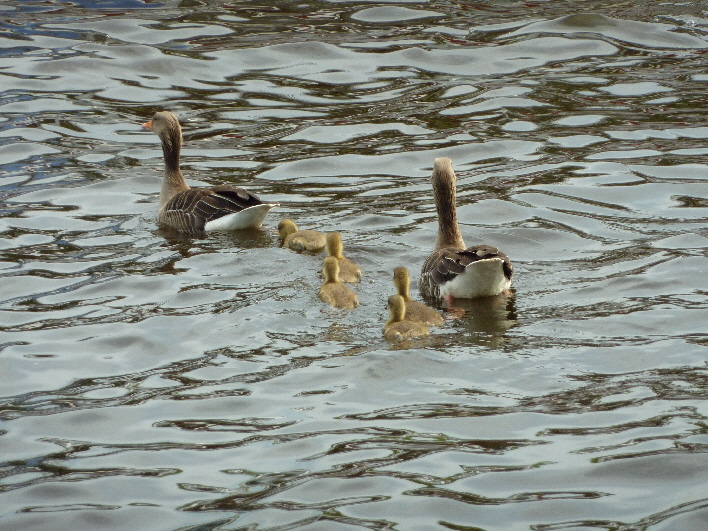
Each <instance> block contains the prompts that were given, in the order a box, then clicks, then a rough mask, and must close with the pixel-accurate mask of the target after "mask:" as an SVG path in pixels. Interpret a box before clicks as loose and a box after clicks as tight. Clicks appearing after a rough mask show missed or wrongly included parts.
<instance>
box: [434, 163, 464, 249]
mask: <svg viewBox="0 0 708 531" xmlns="http://www.w3.org/2000/svg"><path fill="white" fill-rule="evenodd" d="M430 180H431V182H432V185H433V195H434V197H435V207H436V209H437V212H438V240H437V243H436V248H438V249H439V248H442V247H457V248H460V249H464V248H465V242H464V240H463V239H462V234H461V233H460V227H459V225H458V224H457V190H456V187H457V176H456V175H455V171H454V170H453V169H452V161H451V160H450V159H449V158H447V157H439V158H437V159H435V162H434V163H433V174H432V176H431V178H430Z"/></svg>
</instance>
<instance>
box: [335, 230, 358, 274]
mask: <svg viewBox="0 0 708 531" xmlns="http://www.w3.org/2000/svg"><path fill="white" fill-rule="evenodd" d="M326 248H327V255H328V256H334V257H335V258H336V259H337V260H338V261H339V280H341V281H342V282H359V280H361V275H362V274H363V273H362V271H361V268H360V267H359V266H358V265H356V264H355V263H354V262H352V261H351V260H350V259H349V258H346V257H345V256H344V254H343V251H344V245H343V244H342V236H341V234H339V233H338V232H328V233H327V245H326Z"/></svg>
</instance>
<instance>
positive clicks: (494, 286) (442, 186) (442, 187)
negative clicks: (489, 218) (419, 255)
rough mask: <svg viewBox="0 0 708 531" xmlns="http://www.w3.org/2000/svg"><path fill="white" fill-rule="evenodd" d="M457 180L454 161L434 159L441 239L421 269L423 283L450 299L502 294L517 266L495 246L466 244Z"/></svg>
mask: <svg viewBox="0 0 708 531" xmlns="http://www.w3.org/2000/svg"><path fill="white" fill-rule="evenodd" d="M456 180H457V177H456V176H455V172H454V171H453V169H452V161H451V160H450V159H449V158H447V157H441V158H437V159H435V163H434V166H433V175H432V178H431V181H432V185H433V195H434V196H435V206H436V208H437V212H438V239H437V241H436V243H435V250H434V251H433V252H432V253H431V254H430V256H428V258H427V259H426V260H425V263H424V264H423V269H422V271H421V273H420V287H421V289H422V290H423V291H425V292H427V293H428V294H429V295H431V296H433V297H442V298H445V300H446V301H447V302H448V303H450V302H451V301H452V299H453V298H460V299H474V298H477V297H486V296H490V295H499V294H500V293H503V292H505V291H506V290H508V289H509V287H510V286H511V277H512V276H513V273H514V268H513V266H512V265H511V261H510V260H509V257H508V256H507V255H505V254H504V253H502V252H501V251H500V250H499V249H497V248H496V247H492V246H490V245H476V246H473V247H467V246H466V245H465V242H464V240H463V239H462V234H461V232H460V226H459V225H458V223H457V205H456V201H457V199H456V194H457V191H456Z"/></svg>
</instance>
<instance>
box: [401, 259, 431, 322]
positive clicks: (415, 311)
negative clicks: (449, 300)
mask: <svg viewBox="0 0 708 531" xmlns="http://www.w3.org/2000/svg"><path fill="white" fill-rule="evenodd" d="M393 285H394V286H395V287H396V292H397V294H398V295H400V296H401V297H403V300H404V302H405V303H406V319H407V320H409V321H419V322H421V323H423V324H426V325H428V326H437V325H441V324H442V323H443V317H442V315H440V312H438V311H436V310H433V309H432V308H429V307H428V306H426V305H425V304H423V303H422V302H418V301H414V300H413V299H412V298H411V294H410V285H411V277H410V275H409V274H408V269H406V268H405V267H397V268H396V269H394V270H393Z"/></svg>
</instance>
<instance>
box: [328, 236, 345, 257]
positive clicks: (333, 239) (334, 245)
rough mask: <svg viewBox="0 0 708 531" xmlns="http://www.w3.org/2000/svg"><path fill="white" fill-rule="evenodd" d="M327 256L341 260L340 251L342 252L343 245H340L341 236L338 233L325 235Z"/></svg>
mask: <svg viewBox="0 0 708 531" xmlns="http://www.w3.org/2000/svg"><path fill="white" fill-rule="evenodd" d="M326 247H327V255H328V256H334V257H335V258H338V259H340V260H341V259H342V258H344V257H343V256H342V251H343V250H344V245H343V244H342V235H341V234H339V233H338V232H328V233H327V245H326Z"/></svg>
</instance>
